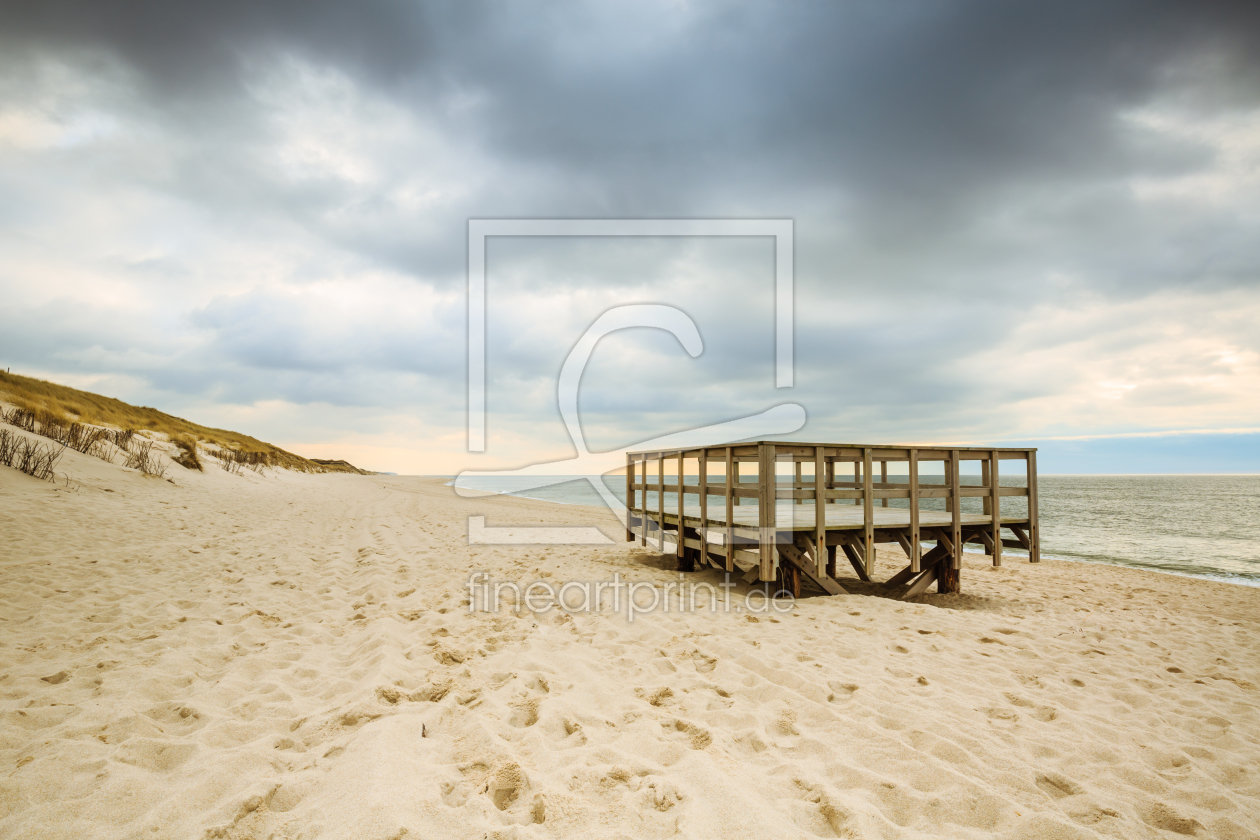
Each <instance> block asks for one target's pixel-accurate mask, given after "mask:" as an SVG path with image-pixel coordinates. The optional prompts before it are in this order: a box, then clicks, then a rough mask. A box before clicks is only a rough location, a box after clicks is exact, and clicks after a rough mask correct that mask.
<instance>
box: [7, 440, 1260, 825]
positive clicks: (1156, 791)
mask: <svg viewBox="0 0 1260 840" xmlns="http://www.w3.org/2000/svg"><path fill="white" fill-rule="evenodd" d="M60 469H61V471H63V472H68V473H69V474H70V475H71V476H72V477H74V478H75V479H76V481H77V484H75V483H72V485H71V488H72V489H67V488H66V487H65V486H61V487H54V486H53V485H52V484H49V483H47V482H38V481H35V480H34V479H30V478H28V477H27V476H24V475H21V474H19V473H17V472H16V471H14V470H10V469H0V534H2V536H0V574H3V581H4V586H3V588H2V590H0V836H2V837H14V838H18V837H22V838H27V837H55V838H84V837H92V838H141V837H144V838H166V837H171V838H184V837H194V838H201V837H225V838H271V837H275V838H316V837H318V838H371V839H374V838H380V839H381V840H384V838H402V837H408V838H415V837H442V838H447V837H452V838H460V837H468V838H482V837H496V838H507V837H521V838H526V837H573V838H579V837H580V838H602V837H610V838H612V837H626V838H639V837H673V836H676V835H681V836H685V837H714V838H740V837H748V838H754V837H755V838H765V837H835V836H840V837H871V838H914V837H951V838H956V837H961V838H972V837H974V838H990V837H1003V838H1086V837H1100V836H1101V837H1126V838H1149V837H1174V836H1178V835H1195V836H1211V837H1223V838H1248V837H1260V771H1257V764H1256V757H1257V755H1260V705H1258V704H1260V688H1258V687H1257V683H1260V674H1258V673H1257V663H1258V660H1260V642H1258V641H1257V639H1258V638H1260V636H1258V634H1257V629H1258V623H1260V620H1258V617H1260V592H1257V591H1256V590H1252V589H1248V588H1244V587H1237V586H1230V585H1227V584H1217V583H1211V582H1204V581H1196V580H1189V579H1182V578H1176V577H1170V576H1164V575H1158V574H1153V573H1145V572H1140V571H1135V570H1130V569H1121V568H1114V567H1107V566H1092V565H1082V564H1071V563H1059V562H1053V561H1048V562H1045V563H1043V564H1041V566H1039V567H1030V566H1028V565H1027V564H1026V563H1023V562H1020V561H1016V562H1014V563H1011V564H1010V565H1008V566H1007V567H1005V568H1003V569H1000V570H993V569H990V568H987V567H986V566H984V564H983V558H976V560H975V561H974V562H973V563H972V564H971V565H969V566H968V567H967V569H966V570H965V571H964V573H963V586H964V589H965V590H966V594H964V595H962V596H926V597H924V598H922V599H920V600H919V602H917V603H902V602H897V601H892V600H888V599H886V598H882V597H878V596H874V597H872V596H866V595H862V594H854V595H849V596H839V597H832V598H814V599H808V600H803V601H801V602H799V603H798V604H797V605H796V607H795V608H794V609H792V610H790V611H788V612H786V613H783V614H778V615H774V614H766V613H763V614H760V615H751V614H748V613H747V612H736V611H731V612H723V611H718V612H709V611H707V610H701V611H699V612H696V613H694V614H687V613H679V612H678V611H677V609H676V608H675V609H671V611H669V612H656V613H653V614H650V615H641V616H638V617H636V618H635V619H634V620H633V622H631V621H628V620H627V618H626V616H625V615H624V614H620V613H618V614H612V613H610V612H605V613H599V614H575V615H568V614H566V613H564V612H561V611H558V610H551V611H549V612H547V613H546V614H541V615H539V614H533V613H531V612H529V611H522V612H520V613H517V612H515V611H513V610H511V609H508V608H506V607H505V608H504V609H502V610H501V611H500V612H498V613H496V614H487V613H481V612H476V613H470V612H469V611H468V607H467V604H468V599H469V594H468V592H469V590H468V576H469V574H470V572H471V571H472V570H485V571H486V572H487V573H488V574H489V575H490V576H491V577H492V578H494V579H497V580H515V581H519V582H521V583H527V582H529V581H533V580H537V579H543V580H550V581H565V580H609V579H611V577H612V576H613V575H614V574H615V573H619V574H620V575H621V576H622V577H626V578H629V579H632V580H639V581H655V582H657V583H660V584H664V583H666V582H675V581H677V580H678V575H677V573H675V572H673V571H671V570H670V559H669V558H660V557H658V556H657V555H656V554H655V552H653V551H650V550H645V549H641V548H638V547H635V546H633V545H630V544H627V543H624V542H621V541H618V542H616V543H615V544H613V545H612V546H609V547H590V546H571V547H563V546H560V547H528V546H522V547H501V546H469V545H467V542H466V533H467V524H466V520H467V517H468V516H470V515H474V514H478V515H484V516H486V521H487V524H488V525H491V526H494V525H515V526H528V525H559V524H585V525H592V524H594V525H601V526H604V527H606V528H607V532H608V533H609V534H611V535H613V536H614V537H616V538H618V540H620V538H621V534H622V532H621V531H620V530H619V529H618V527H617V524H616V522H615V520H613V519H612V518H611V517H610V516H609V515H608V514H607V513H604V512H601V511H598V510H594V509H588V508H576V507H560V506H555V505H550V504H547V503H542V502H533V501H528V500H521V499H515V498H505V497H486V498H478V499H461V498H458V497H456V496H455V495H454V494H453V492H452V491H451V490H450V489H449V488H447V487H444V486H442V484H441V482H440V481H438V480H434V479H418V478H406V477H387V476H349V475H345V476H342V475H319V476H315V475H297V474H291V473H285V472H283V471H281V472H274V471H273V472H268V473H267V474H266V475H262V476H259V475H255V474H253V473H249V472H247V473H245V474H244V475H239V476H234V475H228V474H226V473H224V472H222V471H221V470H218V469H217V468H215V467H208V468H207V472H206V473H205V474H198V473H191V472H186V471H181V470H180V469H179V468H178V467H177V468H174V469H173V470H172V472H171V473H170V476H171V477H172V478H173V479H174V483H171V482H167V481H164V480H160V479H145V478H142V477H141V476H139V475H138V474H136V473H134V472H131V471H127V470H123V469H121V468H119V467H115V466H112V465H110V464H106V463H104V462H101V461H98V460H95V459H92V458H87V457H84V456H78V455H77V453H68V454H67V456H66V459H65V460H64V461H63V463H62V465H61V468H60ZM894 557H895V555H894V554H888V555H886V556H885V557H884V559H883V560H882V561H881V565H882V567H883V575H884V576H885V577H886V576H888V575H890V574H891V573H892V572H893V571H895V568H896V567H895V563H894V559H893V558H894ZM692 579H700V580H708V581H710V582H716V581H717V575H716V573H713V572H707V573H703V574H698V575H694V576H688V580H692ZM846 585H848V582H847V581H846ZM854 589H855V590H856V591H858V592H870V593H875V592H876V591H877V590H876V589H875V588H872V587H865V588H864V587H862V586H860V585H857V584H855V585H854ZM744 592H746V588H744V587H740V588H739V589H737V590H736V592H735V598H734V600H735V603H736V604H739V603H741V601H740V599H741V598H742V595H743V593H744Z"/></svg>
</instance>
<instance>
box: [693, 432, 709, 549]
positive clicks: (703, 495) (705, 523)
mask: <svg viewBox="0 0 1260 840" xmlns="http://www.w3.org/2000/svg"><path fill="white" fill-rule="evenodd" d="M698 463H699V465H700V527H699V528H697V529H696V530H697V531H699V532H700V556H701V557H702V558H704V559H706V560H707V559H708V557H709V450H708V449H707V448H706V449H701V450H700V459H699V461H698Z"/></svg>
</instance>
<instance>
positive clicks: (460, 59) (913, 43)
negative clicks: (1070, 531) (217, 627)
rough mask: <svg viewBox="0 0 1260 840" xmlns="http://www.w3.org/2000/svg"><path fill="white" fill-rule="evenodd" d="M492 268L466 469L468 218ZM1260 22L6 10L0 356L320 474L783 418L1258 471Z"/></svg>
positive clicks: (974, 5)
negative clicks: (676, 313) (721, 226)
mask: <svg viewBox="0 0 1260 840" xmlns="http://www.w3.org/2000/svg"><path fill="white" fill-rule="evenodd" d="M481 218H495V219H499V218H518V219H519V218H723V219H747V218H775V219H791V220H793V222H794V226H795V227H794V229H795V252H794V257H795V275H796V289H795V311H794V315H795V360H796V376H795V385H794V387H792V388H776V387H775V382H774V297H773V275H774V265H775V263H774V259H775V252H774V245H773V240H771V239H768V238H672V239H655V238H643V239H602V238H566V239H523V238H494V239H491V240H490V243H489V247H488V254H487V277H488V282H487V289H488V291H487V311H488V318H487V331H488V333H487V334H488V341H487V400H488V406H489V416H488V422H487V435H488V437H487V444H488V445H487V451H486V452H485V453H484V454H479V455H473V454H469V453H468V452H467V451H466V433H465V426H466V377H467V358H468V356H467V350H466V346H465V345H466V325H465V319H466V306H467V300H466V277H467V275H466V265H467V242H466V237H467V228H468V220H469V219H481ZM1258 231H1260V7H1257V6H1256V5H1255V4H1244V3H1239V4H1236V5H1231V4H1212V3H1181V4H1161V3H1150V2H1141V3H1137V2H1134V3H1128V2H1102V3H1100V2H1081V3H1072V2H1060V3H1011V2H954V3H942V2H898V3H885V2H837V3H806V2H802V3H790V4H785V3H756V2H748V3H735V2H730V3H691V2H684V0H669V1H666V2H651V0H648V2H626V3H618V2H598V3H589V4H583V3H566V4H551V3H533V4H529V3H508V2H501V3H455V2H451V3H436V2H434V3H416V2H388V3H353V4H352V3H332V2H322V3H321V2H245V0H241V1H240V2H217V3H202V4H175V3H169V2H137V3H117V2H114V3H100V2H90V3H89V2H83V3H73V2H71V3H63V2H55V0H50V1H49V2H41V3H18V2H9V0H5V2H2V3H0V295H2V297H0V301H2V304H0V365H4V366H11V367H12V369H13V371H14V372H15V373H16V372H20V373H24V374H27V375H33V376H39V377H44V378H48V379H52V380H54V381H58V382H63V383H66V384H71V385H75V386H78V387H82V388H86V389H89V390H93V391H97V392H101V393H105V394H109V395H111V396H117V397H119V398H122V399H125V400H128V401H130V402H135V403H142V404H145V405H154V406H158V407H160V408H162V409H164V410H166V411H169V412H171V413H173V414H177V415H180V416H185V417H188V418H190V419H193V420H196V421H199V422H202V423H206V424H209V425H216V426H223V427H228V428H234V429H238V430H240V431H244V432H247V433H250V434H253V435H255V436H258V437H260V438H263V439H266V440H269V441H272V442H274V443H277V444H279V445H281V446H284V447H286V448H290V449H292V450H294V451H296V452H299V453H302V454H304V455H308V456H313V457H338V458H341V457H344V458H348V459H349V460H351V461H353V462H355V463H357V464H360V465H361V466H365V467H368V468H372V469H378V470H386V471H393V472H400V473H451V472H455V471H457V470H460V469H465V468H483V467H489V466H497V465H506V466H518V465H521V464H524V463H527V462H531V461H540V460H549V459H557V458H565V457H569V456H570V455H572V453H573V448H572V445H571V444H570V443H569V439H568V436H567V434H566V432H565V429H564V426H563V425H562V423H561V421H560V417H559V413H558V409H557V404H556V385H557V376H558V373H559V370H560V367H561V365H562V364H563V362H564V359H565V357H566V355H567V354H568V353H569V351H570V349H571V348H572V347H573V346H574V344H575V342H577V340H578V338H579V337H580V336H581V335H582V333H583V332H584V331H585V330H586V329H587V328H588V327H589V326H590V325H591V324H592V323H593V322H594V320H595V319H596V318H597V317H599V315H600V314H601V313H602V312H604V311H606V310H607V309H609V308H610V307H614V306H618V305H623V304H630V303H656V304H666V305H670V306H674V307H678V308H679V309H681V310H683V311H684V312H686V313H687V314H688V315H689V316H690V317H691V318H692V319H693V320H694V322H695V324H696V326H697V327H698V329H699V332H700V334H701V336H702V338H703V342H704V350H703V353H701V354H700V355H699V356H698V357H696V358H692V357H690V356H689V355H688V354H687V352H686V351H685V350H684V349H683V348H682V347H681V346H680V344H679V343H678V341H677V340H676V339H675V338H673V337H672V336H670V335H668V334H667V333H664V332H661V331H659V330H650V329H632V330H625V331H622V332H618V333H614V334H612V335H609V336H608V337H606V338H605V339H603V340H602V341H601V342H600V344H599V345H598V348H597V350H596V351H595V353H594V356H593V357H592V361H591V363H590V366H589V367H588V368H587V370H586V374H585V376H584V378H583V380H582V390H581V403H580V404H581V409H582V412H583V423H584V429H585V431H586V436H587V441H588V443H589V445H590V448H591V449H592V450H596V451H604V450H616V449H619V448H622V447H626V446H628V445H633V444H635V443H636V442H638V441H641V440H645V439H648V438H653V437H656V436H659V435H664V434H667V433H670V432H673V431H677V430H679V429H684V428H689V427H695V426H702V425H706V424H712V423H718V422H721V421H725V420H729V419H732V418H737V417H742V416H745V415H749V414H754V413H756V412H759V411H763V410H765V409H767V408H770V407H771V406H774V405H777V404H781V403H789V402H790V403H797V404H800V405H801V406H803V407H804V408H805V410H806V412H807V413H808V418H809V419H808V422H807V425H806V427H805V428H804V429H803V430H801V431H800V432H798V433H796V435H794V436H795V437H797V438H798V439H799V438H804V439H807V440H844V441H870V442H901V441H913V442H929V441H930V442H940V441H952V442H973V443H985V442H1021V443H1031V444H1033V445H1039V446H1041V447H1043V448H1044V449H1043V454H1042V464H1041V465H1042V469H1043V471H1045V472H1193V471H1260V329H1257V327H1256V324H1257V323H1260V236H1258V235H1257V232H1258Z"/></svg>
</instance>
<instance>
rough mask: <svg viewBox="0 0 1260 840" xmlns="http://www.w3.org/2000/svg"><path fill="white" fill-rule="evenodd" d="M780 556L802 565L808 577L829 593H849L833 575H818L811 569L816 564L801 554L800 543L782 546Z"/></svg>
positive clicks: (801, 567) (801, 568) (801, 569)
mask: <svg viewBox="0 0 1260 840" xmlns="http://www.w3.org/2000/svg"><path fill="white" fill-rule="evenodd" d="M803 539H808V538H807V537H806V538H803ZM814 548H815V549H816V548H817V546H815V547H814ZM779 556H780V557H781V558H786V559H787V561H788V562H789V563H795V564H797V565H798V566H799V567H800V571H802V572H804V573H805V576H806V577H807V578H809V579H810V580H812V581H813V582H814V583H815V584H817V585H818V587H819V588H821V589H822V590H823V591H824V592H826V593H827V594H828V595H847V594H848V593H847V592H846V591H845V589H844V587H843V586H841V585H840V584H838V583H836V582H835V580H834V579H833V578H832V577H831V576H825V577H818V576H817V575H815V574H814V573H813V572H812V571H810V569H811V568H812V567H813V566H814V564H813V563H811V562H808V561H807V560H805V558H804V556H803V555H802V554H801V550H800V545H799V544H795V543H794V544H793V545H783V546H781V547H780V549H779ZM798 597H799V596H798Z"/></svg>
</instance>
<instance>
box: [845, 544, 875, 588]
mask: <svg viewBox="0 0 1260 840" xmlns="http://www.w3.org/2000/svg"><path fill="white" fill-rule="evenodd" d="M840 548H841V549H843V551H844V556H845V557H846V558H847V559H848V561H849V565H850V566H852V567H853V571H854V572H856V573H857V576H858V580H863V581H866V582H867V583H870V581H871V576H870V575H868V574H867V573H866V559H865V558H864V557H863V556H862V554H861V551H862V548H861V543H858V544H857V545H856V546H855V545H854V544H853V543H843V544H842V545H841V546H840Z"/></svg>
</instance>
